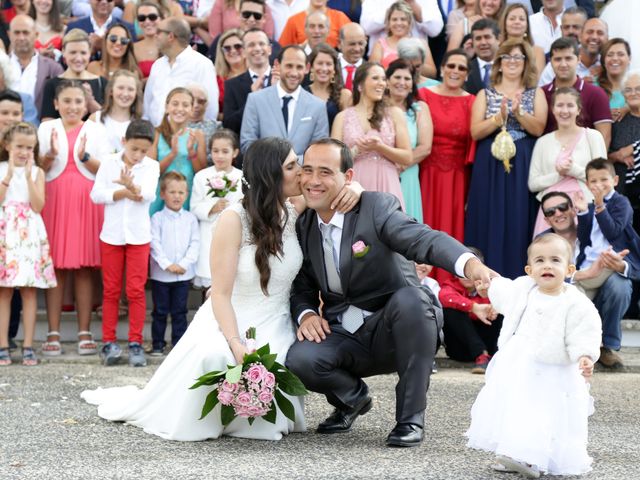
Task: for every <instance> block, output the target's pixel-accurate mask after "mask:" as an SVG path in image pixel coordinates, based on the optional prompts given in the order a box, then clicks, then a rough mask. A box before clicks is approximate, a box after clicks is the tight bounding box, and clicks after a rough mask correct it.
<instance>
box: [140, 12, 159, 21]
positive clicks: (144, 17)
mask: <svg viewBox="0 0 640 480" xmlns="http://www.w3.org/2000/svg"><path fill="white" fill-rule="evenodd" d="M159 18H160V15H158V14H157V13H150V14H149V15H142V14H140V15H138V23H142V22H144V21H145V20H147V19H149V20H151V21H152V22H155V21H156V20H158V19H159Z"/></svg>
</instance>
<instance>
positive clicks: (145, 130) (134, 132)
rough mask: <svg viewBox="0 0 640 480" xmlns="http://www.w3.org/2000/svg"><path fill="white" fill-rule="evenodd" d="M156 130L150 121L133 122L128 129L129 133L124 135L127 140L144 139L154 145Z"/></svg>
mask: <svg viewBox="0 0 640 480" xmlns="http://www.w3.org/2000/svg"><path fill="white" fill-rule="evenodd" d="M155 134H156V132H155V128H153V125H152V124H151V122H149V121H148V120H131V123H129V126H128V127H127V131H126V132H125V134H124V139H125V140H132V139H134V138H136V139H142V140H149V141H150V142H151V143H153V140H154V138H155Z"/></svg>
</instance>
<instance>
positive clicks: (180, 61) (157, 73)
mask: <svg viewBox="0 0 640 480" xmlns="http://www.w3.org/2000/svg"><path fill="white" fill-rule="evenodd" d="M190 38H191V29H190V28H189V24H188V23H187V22H186V21H185V20H183V19H181V18H176V17H169V18H165V19H163V20H162V21H161V22H160V23H159V24H158V33H157V35H156V45H157V46H158V50H160V53H161V54H162V57H160V58H159V59H158V60H156V61H155V62H154V63H153V66H152V67H151V72H150V73H149V78H148V79H147V85H146V87H145V90H144V106H143V117H144V118H145V119H147V120H149V121H151V123H153V125H154V126H156V127H157V126H158V125H160V122H161V120H162V117H163V115H164V109H165V100H166V98H167V94H168V93H169V92H170V91H171V90H172V89H173V88H176V87H185V88H186V87H188V86H189V85H193V84H196V85H200V86H202V88H204V89H205V90H206V91H207V96H208V98H209V104H208V106H207V110H206V112H205V114H204V116H205V118H206V119H209V120H216V118H217V116H218V94H219V92H218V83H217V82H216V69H215V67H214V66H213V63H211V60H209V59H208V58H207V57H205V56H204V55H201V54H199V53H198V52H196V51H195V50H193V49H192V48H191V47H190V46H189V40H190Z"/></svg>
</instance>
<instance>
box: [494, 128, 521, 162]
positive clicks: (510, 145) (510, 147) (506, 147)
mask: <svg viewBox="0 0 640 480" xmlns="http://www.w3.org/2000/svg"><path fill="white" fill-rule="evenodd" d="M515 154H516V142H514V141H513V138H512V137H511V135H509V132H507V127H506V126H505V125H504V124H503V125H502V130H500V133H498V135H496V138H494V139H493V143H492V144H491V155H493V156H494V157H496V158H497V159H498V160H499V161H501V162H502V164H503V165H504V171H505V172H507V173H509V172H510V171H511V163H509V160H511V159H512V158H513V157H514V156H515Z"/></svg>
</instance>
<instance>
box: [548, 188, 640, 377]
mask: <svg viewBox="0 0 640 480" xmlns="http://www.w3.org/2000/svg"><path fill="white" fill-rule="evenodd" d="M581 201H582V202H583V203H585V204H586V202H585V201H584V200H581ZM540 206H541V208H542V213H543V215H544V219H545V221H546V222H547V223H548V224H549V226H550V227H551V228H549V230H546V231H544V232H542V233H541V234H540V235H544V234H545V233H551V232H553V233H557V234H558V235H560V236H562V237H564V238H565V239H566V240H567V241H568V242H569V244H570V245H572V246H574V258H573V260H574V263H576V264H577V266H578V267H579V266H580V265H579V264H578V263H577V262H578V261H579V260H581V259H582V258H583V257H584V255H582V257H581V258H579V256H580V254H581V253H582V252H583V251H585V250H586V247H585V248H581V246H580V242H579V240H578V222H577V216H578V215H579V213H578V212H577V209H576V208H575V205H574V203H573V201H572V199H571V197H569V195H567V194H566V193H564V192H549V193H547V194H545V195H544V196H543V197H542V199H541V201H540ZM604 209H606V207H604ZM602 214H603V212H601V213H600V215H602ZM580 215H582V214H580ZM585 215H588V213H586V214H585ZM605 215H608V214H605ZM598 222H600V220H598ZM598 230H599V229H598ZM597 241H598V239H597V238H596V236H595V229H592V230H591V238H590V243H591V245H590V246H594V245H595V244H596V243H597ZM629 247H631V246H629ZM628 252H629V250H626V252H625V251H622V252H616V251H615V250H614V249H612V248H611V249H608V250H605V251H603V252H602V253H601V254H600V257H599V259H598V260H599V262H601V264H602V265H604V266H605V267H606V268H610V269H611V270H613V271H614V274H613V275H611V276H610V277H609V278H608V279H607V280H606V281H605V282H604V283H603V284H602V285H601V286H600V287H599V289H598V293H597V294H596V296H595V297H594V298H593V302H594V304H595V306H596V308H597V309H598V313H600V316H601V317H602V322H603V331H604V333H605V334H606V332H607V331H609V332H614V331H617V332H618V333H615V334H613V336H614V337H615V336H618V337H619V335H620V334H619V331H620V329H619V326H620V321H621V320H622V318H623V316H624V314H625V312H626V311H627V309H628V308H629V304H630V302H631V280H630V278H629V277H630V276H631V277H634V276H636V275H637V272H638V268H639V267H640V265H638V264H637V260H634V259H637V257H638V252H637V251H636V252H634V254H633V255H628V254H627V253H628ZM583 263H585V262H583ZM601 270H602V269H601V267H600V266H599V264H598V262H594V263H591V264H590V265H589V267H588V268H582V269H580V270H578V271H576V273H575V274H574V275H573V277H572V278H571V281H572V282H583V281H585V280H590V279H595V278H596V277H598V275H599V274H600V272H601ZM607 347H608V345H606V344H605V346H604V347H603V348H601V355H600V360H599V363H600V364H602V365H604V366H605V367H608V368H619V367H622V359H621V358H620V355H618V354H617V353H616V352H615V351H614V350H613V349H611V348H607ZM617 348H619V346H617Z"/></svg>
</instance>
